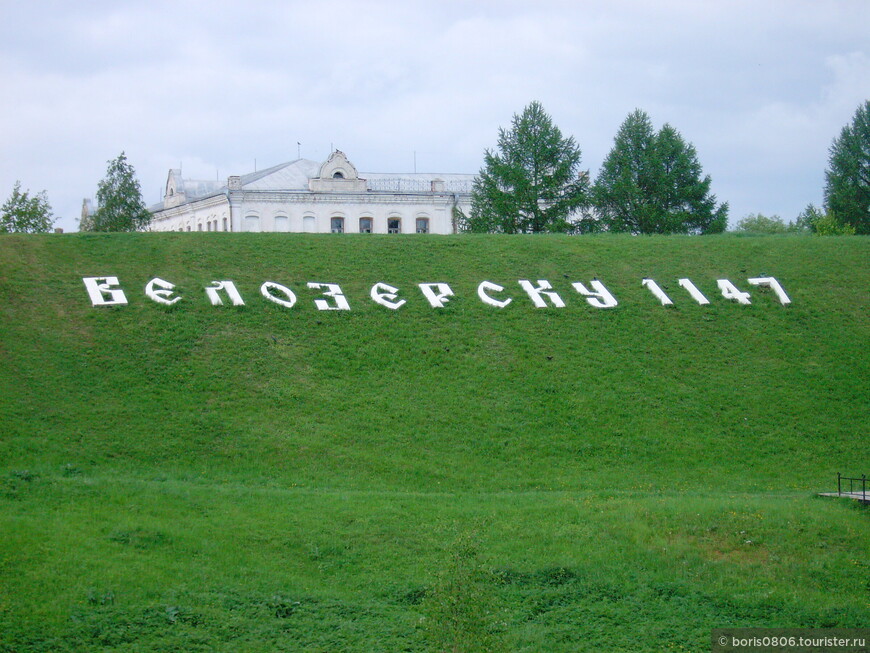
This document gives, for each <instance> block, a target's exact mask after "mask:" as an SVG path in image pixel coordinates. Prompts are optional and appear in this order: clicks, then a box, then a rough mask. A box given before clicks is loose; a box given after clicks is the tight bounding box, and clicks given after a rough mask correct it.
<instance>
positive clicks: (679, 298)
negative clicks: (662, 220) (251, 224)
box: [0, 234, 870, 651]
mask: <svg viewBox="0 0 870 653" xmlns="http://www.w3.org/2000/svg"><path fill="white" fill-rule="evenodd" d="M868 262H870V240H868V239H866V238H860V237H855V238H809V237H742V238H741V237H732V236H723V237H704V238H692V237H685V238H682V237H668V238H633V237H615V236H602V237H580V238H571V237H498V236H480V237H472V236H461V237H436V236H421V237H381V236H360V237H357V236H352V235H343V236H340V237H335V236H318V235H288V234H233V235H230V234H124V235H81V236H63V237H58V236H46V237H17V236H4V237H2V238H0V428H2V432H0V651H57V650H60V651H65V650H68V651H78V650H106V651H150V650H155V651H156V650H185V651H197V650H202V651H213V650H223V651H247V650H250V651H276V650H280V651H342V650H347V651H367V650H379V651H399V650H408V651H418V650H496V651H499V650H505V651H541V650H547V651H578V650H580V651H582V650H589V651H598V650H625V651H661V650H675V651H679V650H705V649H706V648H708V647H709V641H710V630H711V629H712V628H714V627H725V626H805V627H834V626H838V627H857V626H864V625H866V624H867V623H868V622H870V619H868V618H870V559H868V557H867V555H866V553H867V548H866V542H867V535H868V528H867V526H868V523H867V517H868V516H867V513H866V511H864V510H861V509H859V508H857V507H856V506H852V505H850V504H849V503H848V502H845V501H842V502H841V501H836V500H824V499H819V498H816V497H815V496H814V493H815V492H817V491H822V490H830V489H831V488H832V487H834V488H835V485H836V473H837V472H838V471H841V472H843V473H844V474H847V475H860V474H861V473H866V472H868V471H870V470H868V468H870V464H868V463H870V457H868V453H867V444H868V421H870V419H868V408H870V356H868V344H870V295H868V290H870V265H868ZM91 276H117V277H119V279H120V285H121V286H122V287H123V289H124V291H125V293H126V295H127V297H128V300H129V304H128V305H126V306H118V307H93V306H91V303H90V301H89V299H88V295H87V292H86V289H85V286H84V284H83V283H82V277H91ZM759 276H772V277H775V278H776V279H777V280H778V281H779V282H780V283H781V284H782V286H783V287H784V289H785V291H786V292H787V293H788V295H789V297H790V298H791V300H792V303H791V304H790V305H787V306H784V305H781V304H780V303H779V301H777V299H776V297H775V295H774V294H773V293H772V292H770V291H768V290H764V289H761V288H757V287H753V286H750V285H749V284H747V279H748V278H750V277H759ZM155 277H160V278H162V279H165V280H168V281H170V282H172V283H174V284H176V288H175V293H176V294H177V295H180V296H182V300H181V301H179V302H178V303H177V304H175V305H174V306H172V307H164V306H161V305H158V304H157V303H155V302H153V301H152V300H150V299H149V298H147V297H146V295H145V293H144V287H145V285H146V283H148V281H149V280H151V279H153V278H155ZM646 277H650V278H653V279H655V280H656V281H657V282H658V283H659V285H660V286H662V288H664V289H665V291H666V292H667V293H668V294H669V296H670V297H671V298H672V299H673V301H674V305H673V306H669V307H663V306H662V305H661V304H660V303H659V302H658V300H656V299H655V298H654V297H653V296H652V294H650V292H649V290H647V289H646V288H644V287H642V286H641V280H642V279H644V278H646ZM594 278H597V279H600V280H601V281H602V282H603V283H604V284H605V286H606V287H607V288H608V290H609V291H610V292H611V293H612V294H613V295H614V296H615V297H616V299H617V300H618V301H619V305H618V306H617V307H615V308H611V309H598V308H594V307H592V306H590V305H589V304H588V303H587V302H586V300H585V299H584V297H582V296H581V295H580V294H578V293H577V292H575V290H574V289H573V288H572V286H571V284H572V282H582V283H584V284H586V285H587V286H588V285H589V284H590V282H591V280H592V279H594ZM680 278H689V279H691V280H692V281H693V282H694V284H695V285H696V286H697V287H698V288H699V289H700V290H701V292H703V293H704V294H705V295H706V296H707V297H708V298H709V299H710V302H711V303H710V304H709V305H707V306H701V305H699V304H697V303H696V302H695V301H693V300H692V299H691V298H690V297H689V295H688V294H687V293H686V291H685V290H683V289H682V288H680V287H679V286H678V283H677V280H678V279H680ZM519 279H530V280H532V281H533V282H536V281H537V280H538V279H547V280H549V281H550V282H551V283H552V285H553V288H554V290H555V291H556V292H557V293H558V294H559V295H560V296H561V297H562V299H563V300H564V302H565V304H566V306H565V307H564V308H557V307H554V306H548V307H546V308H535V307H534V305H533V304H532V301H531V300H530V299H529V297H528V296H527V295H526V294H525V292H524V291H523V290H522V289H521V288H520V286H519V285H518V283H517V280H519ZM717 279H729V280H730V281H732V282H733V283H734V284H735V285H736V286H737V287H738V288H740V289H741V290H745V291H749V292H750V293H751V295H752V304H751V305H741V304H738V303H736V302H734V301H730V300H727V299H725V298H723V297H722V296H721V294H720V292H719V289H718V288H717V284H716V281H717ZM215 280H232V281H234V282H235V284H236V286H237V287H238V289H239V291H240V293H241V295H242V297H243V298H244V300H245V305H244V306H238V307H234V306H231V305H229V302H228V301H227V300H226V299H225V300H224V301H225V303H224V305H223V306H212V305H211V304H210V303H209V301H208V299H207V297H206V293H205V291H204V288H205V287H206V286H207V285H209V284H210V283H211V282H212V281H215ZM265 281H273V282H276V283H280V284H283V285H284V286H287V287H288V288H291V289H292V290H293V292H294V293H295V294H296V296H297V302H296V304H295V306H293V307H292V308H285V307H282V306H279V305H277V304H274V303H271V302H268V301H267V300H265V299H264V298H263V297H262V296H261V295H260V285H261V284H262V283H263V282H265ZM483 281H490V282H492V283H496V284H499V285H501V286H503V287H504V289H505V290H504V292H501V293H492V294H493V295H494V296H496V297H497V298H499V299H504V298H507V297H510V298H512V301H511V303H510V304H509V305H508V306H506V307H505V308H503V309H498V308H495V307H493V306H489V305H486V304H484V303H483V302H482V301H481V300H480V299H479V298H478V296H477V288H478V284H480V283H481V282H483ZM308 282H319V283H334V284H339V285H340V287H341V289H342V291H343V292H344V294H345V296H346V297H347V300H348V302H349V303H350V306H351V310H350V311H339V310H334V311H320V310H317V308H316V307H315V300H317V299H323V298H324V297H323V294H322V290H317V289H312V288H309V287H307V283H308ZM378 282H383V283H387V284H390V285H392V286H395V287H397V288H398V289H399V292H398V293H397V294H398V298H401V299H405V300H406V303H405V304H404V305H403V306H402V307H401V308H399V309H398V310H395V311H394V310H390V309H388V308H386V307H384V306H381V305H378V304H376V303H375V302H374V301H372V299H371V297H370V291H371V288H372V286H373V285H374V284H376V283H378ZM436 282H440V283H447V284H449V285H450V287H451V289H452V290H453V291H454V293H455V295H454V296H453V297H452V298H451V299H450V301H449V302H448V303H447V304H446V305H445V306H444V307H443V308H433V307H431V306H430V305H429V303H428V302H427V301H426V300H425V298H424V297H423V295H422V294H421V292H420V290H419V289H418V287H417V284H421V283H436Z"/></svg>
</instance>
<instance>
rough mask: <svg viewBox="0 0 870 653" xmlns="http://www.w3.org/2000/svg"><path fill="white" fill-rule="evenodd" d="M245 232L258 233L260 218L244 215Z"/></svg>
mask: <svg viewBox="0 0 870 653" xmlns="http://www.w3.org/2000/svg"><path fill="white" fill-rule="evenodd" d="M245 231H260V216H258V215H246V216H245Z"/></svg>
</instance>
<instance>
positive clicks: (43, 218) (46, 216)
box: [0, 181, 54, 234]
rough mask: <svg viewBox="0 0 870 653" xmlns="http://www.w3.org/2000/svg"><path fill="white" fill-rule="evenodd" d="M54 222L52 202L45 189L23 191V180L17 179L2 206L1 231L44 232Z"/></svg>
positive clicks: (0, 209)
mask: <svg viewBox="0 0 870 653" xmlns="http://www.w3.org/2000/svg"><path fill="white" fill-rule="evenodd" d="M53 224H54V216H53V215H52V212H51V204H49V203H48V196H47V195H46V193H45V191H42V192H40V193H37V194H36V195H31V194H30V191H29V190H26V191H24V192H23V193H22V192H21V182H20V181H16V182H15V186H14V187H13V188H12V195H10V196H9V198H8V199H7V200H6V202H4V204H3V206H2V207H0V233H31V234H33V233H44V232H46V231H50V230H51V227H52V225H53Z"/></svg>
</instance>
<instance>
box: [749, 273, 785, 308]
mask: <svg viewBox="0 0 870 653" xmlns="http://www.w3.org/2000/svg"><path fill="white" fill-rule="evenodd" d="M746 281H747V282H748V283H749V284H751V285H753V286H765V287H767V288H770V289H771V290H773V292H774V293H776V298H777V299H778V300H779V303H780V304H791V300H790V299H789V298H788V295H786V294H785V290H783V289H782V286H780V285H779V281H777V280H776V279H774V278H773V277H756V278H754V279H747V280H746Z"/></svg>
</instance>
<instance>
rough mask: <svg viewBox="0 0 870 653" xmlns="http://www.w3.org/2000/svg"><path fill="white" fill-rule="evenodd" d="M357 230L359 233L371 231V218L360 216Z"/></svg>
mask: <svg viewBox="0 0 870 653" xmlns="http://www.w3.org/2000/svg"><path fill="white" fill-rule="evenodd" d="M359 232H360V233H361V234H370V233H371V232H372V219H371V218H360V219H359Z"/></svg>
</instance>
